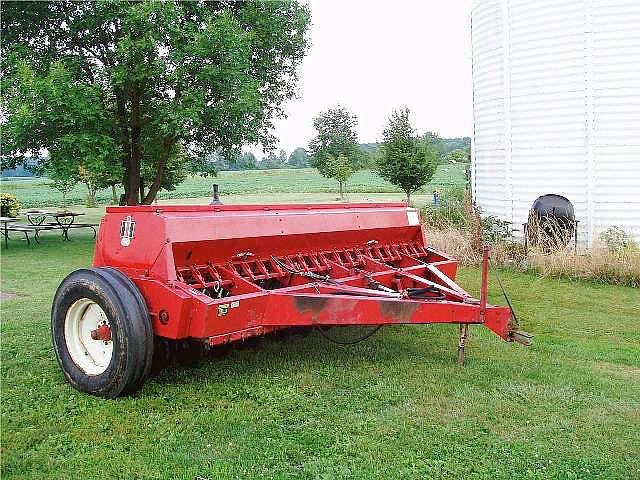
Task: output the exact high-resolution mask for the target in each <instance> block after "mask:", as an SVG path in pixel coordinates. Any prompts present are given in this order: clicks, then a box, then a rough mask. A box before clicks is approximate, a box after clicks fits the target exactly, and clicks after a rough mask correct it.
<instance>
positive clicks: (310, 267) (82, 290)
mask: <svg viewBox="0 0 640 480" xmlns="http://www.w3.org/2000/svg"><path fill="white" fill-rule="evenodd" d="M93 265H94V268H92V269H84V270H78V271H76V272H73V273H72V274H71V275H69V276H68V277H67V278H66V279H65V280H64V281H63V282H62V284H61V285H60V287H59V289H58V291H57V293H56V297H55V300H54V305H53V310H52V324H53V337H54V346H55V349H56V353H57V355H58V358H59V361H60V364H61V366H62V369H63V371H64V372H65V375H66V377H67V379H68V380H69V381H70V382H71V384H72V385H74V386H75V387H76V388H78V389H80V390H83V391H86V392H89V393H93V394H96V395H100V396H105V397H115V396H118V395H121V394H127V393H131V392H133V391H135V390H136V389H138V388H139V387H140V386H141V385H142V383H143V382H144V380H145V378H146V377H147V375H148V373H149V369H150V367H151V363H152V358H153V349H154V336H155V337H159V338H164V339H169V340H175V341H177V340H190V341H192V342H193V341H198V342H201V343H202V344H206V345H207V346H208V347H215V346H216V345H221V344H226V343H229V342H235V341H239V340H244V339H247V338H249V337H252V336H256V335H264V334H267V333H270V332H273V331H274V330H277V329H282V328H289V327H314V326H315V327H322V329H321V330H320V331H321V332H322V333H323V334H326V332H325V330H324V327H330V326H347V325H367V326H372V327H375V326H381V325H386V324H398V323H456V324H459V325H460V342H459V349H458V350H459V360H460V361H462V359H463V355H464V346H465V345H464V343H465V339H466V334H467V327H468V325H469V324H484V325H485V326H486V327H487V328H489V329H491V330H492V331H494V332H495V333H496V334H497V335H499V336H500V337H502V338H503V339H504V340H507V341H512V340H516V341H519V342H521V343H525V344H527V343H528V342H529V339H530V336H529V335H528V334H526V333H524V332H520V331H518V329H517V328H518V326H517V325H516V322H515V319H514V318H513V316H512V311H511V309H510V308H509V307H504V306H493V305H488V304H487V275H488V252H485V260H484V264H483V273H482V293H481V295H480V299H475V298H473V297H471V296H470V295H469V294H468V293H466V292H465V291H464V290H463V289H462V288H461V287H460V286H458V285H457V284H456V283H455V282H454V279H455V275H456V269H457V262H456V261H455V260H454V259H452V258H450V257H448V256H447V255H445V254H443V253H441V252H438V251H436V250H433V249H432V248H430V247H428V246H427V244H426V242H425V238H424V232H423V229H422V225H421V221H420V215H419V212H418V210H416V209H414V208H408V207H407V206H406V205H404V204H401V203H386V204H372V203H366V204H364V203H362V204H339V205H336V204H331V205H323V204H318V205H269V206H266V205H265V206H263V205H207V206H183V205H179V206H178V205H171V206H169V205H167V206H136V207H109V208H107V214H106V215H105V217H104V218H103V220H102V223H101V226H100V232H99V235H98V240H97V245H96V252H95V258H94V263H93ZM156 342H157V338H156Z"/></svg>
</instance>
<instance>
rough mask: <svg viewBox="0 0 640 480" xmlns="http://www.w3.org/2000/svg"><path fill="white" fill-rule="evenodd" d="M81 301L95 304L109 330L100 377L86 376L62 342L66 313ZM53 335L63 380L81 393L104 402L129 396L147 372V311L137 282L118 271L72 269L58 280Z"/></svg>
mask: <svg viewBox="0 0 640 480" xmlns="http://www.w3.org/2000/svg"><path fill="white" fill-rule="evenodd" d="M81 298H88V299H90V300H92V301H94V302H96V303H97V304H98V305H99V306H100V307H101V308H102V310H103V311H104V313H105V314H106V316H107V317H108V319H109V325H110V327H111V335H112V341H113V355H112V357H111V362H110V363H109V366H108V367H107V369H106V370H105V371H104V372H102V373H100V374H98V375H89V374H87V373H85V372H84V370H82V369H81V368H80V367H78V365H76V363H75V362H74V361H73V360H72V358H71V356H70V355H69V352H68V349H67V345H66V341H65V319H66V315H67V311H68V310H69V307H70V306H71V305H73V304H74V302H76V301H77V300H79V299H81ZM51 336H52V338H53V347H54V350H55V352H56V356H57V358H58V363H59V364H60V367H61V368H62V371H63V373H64V376H65V378H66V379H67V381H68V382H69V383H70V384H71V385H72V386H73V387H74V388H76V389H77V390H80V391H82V392H86V393H90V394H92V395H96V396H99V397H105V398H115V397H118V396H120V395H128V394H132V393H134V392H135V391H137V390H138V389H139V388H140V387H141V386H142V384H143V383H144V381H145V379H146V377H147V376H148V374H149V370H150V368H151V359H152V357H153V330H152V326H151V320H150V317H149V312H148V310H147V307H146V304H145V302H144V299H143V298H142V295H141V294H140V292H139V290H138V288H137V287H136V286H135V284H134V283H133V282H132V281H131V280H129V278H128V277H126V276H125V275H124V274H122V273H121V272H119V271H118V270H116V269H113V268H93V269H81V270H76V271H75V272H73V273H71V274H70V275H69V276H67V278H65V279H64V280H63V281H62V283H61V284H60V286H59V287H58V290H57V291H56V294H55V297H54V300H53V307H52V309H51Z"/></svg>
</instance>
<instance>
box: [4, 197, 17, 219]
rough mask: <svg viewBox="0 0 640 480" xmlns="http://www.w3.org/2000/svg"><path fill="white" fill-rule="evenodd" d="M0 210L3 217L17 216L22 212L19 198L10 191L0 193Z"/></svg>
mask: <svg viewBox="0 0 640 480" xmlns="http://www.w3.org/2000/svg"><path fill="white" fill-rule="evenodd" d="M0 211H1V215H0V216H2V217H17V216H18V214H19V213H20V203H18V199H17V198H16V197H15V196H14V195H11V194H10V193H0Z"/></svg>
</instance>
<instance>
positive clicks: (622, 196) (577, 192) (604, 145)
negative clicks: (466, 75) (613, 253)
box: [472, 0, 640, 244]
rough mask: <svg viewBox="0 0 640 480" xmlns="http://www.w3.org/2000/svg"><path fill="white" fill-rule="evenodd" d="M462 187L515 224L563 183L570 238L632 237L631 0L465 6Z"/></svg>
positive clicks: (636, 175) (637, 8)
mask: <svg viewBox="0 0 640 480" xmlns="http://www.w3.org/2000/svg"><path fill="white" fill-rule="evenodd" d="M472 45H473V88H474V106H473V110H474V135H473V161H472V189H473V193H474V198H475V200H476V202H477V204H478V205H479V206H480V207H481V208H482V210H483V212H484V213H485V214H487V215H495V216H497V217H499V218H501V219H504V220H507V221H510V222H512V223H513V226H514V228H518V229H519V232H520V235H521V234H522V225H523V223H525V222H526V221H527V216H528V212H529V210H530V209H531V206H532V205H533V203H534V202H535V200H536V199H537V198H538V197H540V196H542V195H545V194H556V195H562V196H564V197H566V198H567V199H569V201H570V202H571V203H572V205H573V207H574V209H575V214H576V219H577V220H578V221H579V230H578V231H579V240H580V241H581V242H584V243H587V244H591V243H592V242H593V241H594V239H597V236H598V234H599V233H600V232H601V231H602V230H604V229H606V228H608V227H610V226H614V225H615V226H619V227H622V228H623V229H625V230H626V231H628V232H630V233H632V234H633V235H634V237H635V238H636V239H639V240H640V2H639V1H637V0H631V1H629V0H628V1H624V0H615V1H604V0H590V1H589V0H563V1H562V2H558V1H555V0H554V1H550V0H540V1H536V2H531V1H529V0H477V1H475V2H474V4H473V9H472Z"/></svg>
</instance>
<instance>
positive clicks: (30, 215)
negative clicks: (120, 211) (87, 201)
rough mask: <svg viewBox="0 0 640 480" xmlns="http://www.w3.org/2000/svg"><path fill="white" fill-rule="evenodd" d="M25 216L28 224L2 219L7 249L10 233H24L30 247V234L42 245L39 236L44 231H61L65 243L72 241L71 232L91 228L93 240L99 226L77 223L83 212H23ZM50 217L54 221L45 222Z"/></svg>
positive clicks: (10, 218) (16, 218)
mask: <svg viewBox="0 0 640 480" xmlns="http://www.w3.org/2000/svg"><path fill="white" fill-rule="evenodd" d="M23 215H24V216H25V217H26V219H27V223H24V224H16V223H15V222H17V221H18V220H20V219H21V218H22V217H0V219H1V220H0V222H1V223H2V224H3V229H2V234H3V236H4V245H5V248H7V247H8V240H9V232H20V233H23V234H24V236H25V239H26V240H27V244H28V245H30V244H31V241H30V239H29V233H33V238H34V239H35V241H36V243H40V240H39V239H38V234H39V233H40V232H41V231H43V230H44V231H49V230H61V231H62V239H63V240H64V241H70V240H71V239H70V238H69V230H71V229H77V228H91V229H92V230H93V238H96V233H97V232H96V227H97V226H98V224H96V223H76V222H75V219H76V217H79V216H82V215H84V213H81V212H71V211H63V212H59V211H50V210H26V211H24V212H23ZM48 217H51V218H53V220H54V221H53V222H51V221H49V222H45V220H46V219H47V218H48Z"/></svg>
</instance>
